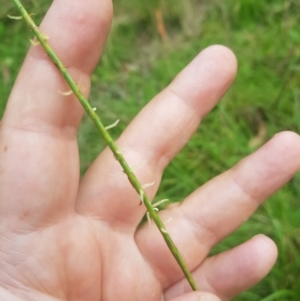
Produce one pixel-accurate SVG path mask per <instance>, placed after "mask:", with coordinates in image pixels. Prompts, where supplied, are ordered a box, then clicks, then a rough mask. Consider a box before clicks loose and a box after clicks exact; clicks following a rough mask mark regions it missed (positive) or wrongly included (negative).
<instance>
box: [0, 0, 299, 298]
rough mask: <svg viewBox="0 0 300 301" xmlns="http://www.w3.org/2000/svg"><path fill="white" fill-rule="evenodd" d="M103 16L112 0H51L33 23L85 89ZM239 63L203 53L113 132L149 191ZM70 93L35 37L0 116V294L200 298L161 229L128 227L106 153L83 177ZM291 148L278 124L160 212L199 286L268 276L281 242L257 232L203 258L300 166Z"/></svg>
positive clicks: (128, 201)
mask: <svg viewBox="0 0 300 301" xmlns="http://www.w3.org/2000/svg"><path fill="white" fill-rule="evenodd" d="M111 15H112V7H111V3H110V2H109V1H108V0H101V1H99V0H86V1H80V0H55V1H54V2H53V5H52V7H51V8H50V10H49V12H48V14H47V16H46V18H45V20H44V21H43V23H42V25H41V30H42V31H43V32H45V33H47V35H49V37H50V40H49V42H50V44H51V45H52V47H53V48H54V50H55V51H56V52H57V53H58V55H59V56H60V58H61V59H62V61H63V62H64V64H65V66H66V67H68V70H69V72H70V73H71V75H72V76H73V78H74V79H75V80H76V82H77V83H78V84H79V85H80V86H81V87H84V89H83V90H84V93H85V94H86V95H87V94H88V92H89V85H90V75H91V73H92V71H93V69H94V67H95V65H96V63H97V61H98V59H99V57H100V54H101V51H102V49H103V46H104V44H105V40H106V37H107V34H108V31H109V27H110V23H111ZM235 72H236V60H235V58H234V55H233V54H232V53H231V52H230V51H229V50H228V49H226V48H225V47H222V46H212V47H210V48H208V49H206V50H204V51H203V52H202V53H200V55H199V56H198V57H197V58H196V59H195V60H194V61H193V62H192V63H191V64H190V65H189V66H187V67H186V68H185V69H184V70H183V71H182V72H181V73H180V74H179V75H178V77H177V78H176V79H175V80H174V81H173V82H172V83H171V84H170V85H169V86H168V87H167V88H166V89H165V90H164V91H162V92H161V93H160V94H159V95H158V96H156V97H155V98H154V99H153V100H152V101H151V102H150V103H149V104H148V105H147V106H146V107H145V108H144V109H143V110H142V111H141V113H140V114H139V115H138V116H137V117H136V119H135V120H134V121H133V122H132V123H131V125H130V126H129V127H128V128H127V130H126V131H125V132H124V133H123V134H122V136H121V137H120V138H119V139H118V141H117V144H118V146H119V147H120V149H122V152H123V154H124V156H125V158H126V159H127V161H128V162H129V164H130V165H132V166H135V165H140V166H142V168H138V169H137V170H136V174H137V177H138V178H139V180H140V182H141V183H149V182H155V184H154V186H152V187H150V188H148V189H147V193H148V195H149V197H150V198H153V197H154V195H155V193H156V191H157V188H158V185H159V182H160V178H161V175H162V172H163V170H164V168H165V167H166V165H167V164H168V163H169V162H170V160H171V159H172V158H173V157H174V156H175V155H176V154H177V153H178V151H179V150H180V149H181V148H182V147H183V146H184V145H185V143H186V142H187V141H188V140H189V138H190V137H191V135H192V134H193V132H194V131H195V130H196V128H197V127H198V125H199V122H200V121H201V119H202V118H203V117H204V116H205V115H206V114H207V113H208V112H209V111H210V110H211V109H212V107H213V106H214V105H215V104H216V102H217V101H218V100H219V99H220V98H221V97H222V95H223V94H224V93H225V91H226V89H227V88H228V87H229V85H230V83H231V82H232V80H233V78H234V75H235ZM68 90H69V89H68V87H67V85H66V84H65V82H64V80H63V79H62V77H61V76H60V74H59V73H58V71H57V70H56V68H55V66H54V65H53V64H52V63H51V61H50V60H49V58H48V57H47V55H46V54H45V53H44V51H43V50H42V48H41V47H40V46H37V47H32V48H31V49H30V51H29V53H28V55H27V58H26V60H25V62H24V65H23V67H22V69H21V72H20V74H19V77H18V79H17V81H16V84H15V87H14V89H13V91H12V93H11V96H10V99H9V102H8V105H7V108H6V112H5V115H4V117H3V119H2V121H1V131H0V152H1V157H0V160H1V161H0V195H1V200H0V215H1V217H0V245H1V248H0V297H1V298H0V299H1V300H3V301H6V300H9V301H19V300H30V301H32V300H41V301H48V300H49V301H50V300H51V301H54V300H70V301H81V300H82V301H83V300H84V301H100V300H102V301H110V300H111V301H115V300H122V301H127V300H128V301H132V300H147V301H161V300H171V299H172V300H174V301H175V300H178V301H179V300H181V301H183V300H185V301H188V300H198V299H193V298H194V297H197V296H198V298H199V296H200V295H199V294H197V293H192V294H190V293H188V292H189V291H190V288H189V285H188V284H187V282H186V281H185V280H184V279H183V275H182V272H181V271H180V269H179V268H178V266H177V264H176V262H175V260H174V259H173V257H172V256H171V254H170V252H169V250H168V249H167V247H166V245H165V243H164V241H163V239H162V237H161V235H160V234H159V232H158V230H157V229H156V227H155V226H154V225H153V226H150V225H148V224H145V225H144V226H142V227H140V228H138V229H137V226H138V224H139V222H140V220H141V218H142V216H143V215H144V214H145V208H144V206H139V197H138V195H136V193H135V191H134V190H133V188H132V187H131V186H130V184H129V182H128V179H127V177H126V176H125V175H124V174H123V173H122V171H121V168H120V166H119V165H118V163H117V162H116V160H115V159H114V157H113V155H112V154H111V152H110V151H109V150H108V149H106V150H104V151H103V152H102V153H101V154H100V155H99V157H98V158H97V160H96V161H95V162H94V163H93V164H92V166H91V167H90V168H89V170H88V172H87V173H86V174H85V176H84V177H83V178H82V179H81V180H80V181H79V156H78V146H77V140H76V133H77V127H78V125H79V123H80V120H81V117H82V113H83V112H82V108H81V107H80V105H79V103H78V102H77V100H76V99H75V97H74V96H73V95H63V93H60V92H65V91H68ZM299 151H300V140H299V137H298V135H296V134H294V133H289V132H286V133H281V134H278V135H277V136H275V137H274V138H273V139H272V140H271V141H269V142H268V143H267V144H266V145H265V146H263V147H262V148H261V149H260V150H258V151H257V152H256V153H254V154H252V155H251V156H249V157H247V158H245V159H244V160H242V161H241V162H240V163H239V164H238V165H237V166H235V167H234V168H232V169H231V170H229V171H227V172H225V173H224V174H222V175H220V176H219V177H217V178H215V179H213V180H212V181H210V182H209V183H207V184H206V185H204V186H202V187H201V188H199V189H198V190H196V191H195V192H194V193H193V194H191V195H190V196H188V197H187V199H186V200H185V201H184V202H183V204H182V205H178V206H175V205H172V206H169V207H168V209H166V210H163V211H162V212H160V215H161V217H162V220H163V221H166V220H169V222H168V223H167V225H166V227H167V229H168V232H169V233H170V235H171V237H172V238H173V240H174V242H175V244H176V245H177V246H178V248H179V250H180V251H181V253H182V255H183V257H184V259H185V261H186V263H187V265H188V267H189V269H190V270H192V271H193V275H194V277H195V279H196V281H197V283H198V286H199V288H200V290H201V291H207V292H212V293H214V294H215V295H217V296H218V297H219V298H220V299H221V300H229V299H230V298H231V297H233V296H234V295H236V294H238V293H240V292H242V291H243V290H245V289H247V288H249V287H251V286H252V285H254V284H255V283H256V282H257V281H259V280H260V279H261V278H262V277H264V276H265V275H266V274H267V273H268V271H269V270H270V268H271V267H272V265H273V263H274V262H275V259H276V252H277V251H276V247H275V245H274V243H273V242H272V241H271V240H269V239H268V238H266V237H265V236H262V235H261V236H256V237H254V238H253V239H251V240H250V241H248V242H246V243H244V244H243V245H241V246H239V247H236V248H235V249H232V250H230V251H228V252H225V253H222V254H219V255H217V256H214V257H210V258H208V257H207V254H208V253H209V251H210V249H211V248H212V246H214V245H215V244H216V243H217V242H218V241H220V240H221V239H222V238H224V237H225V236H227V235H228V234H230V233H231V232H232V231H233V230H234V229H236V228H237V227H238V226H239V225H240V224H241V223H243V222H244V221H245V220H246V219H247V218H249V216H250V215H251V214H252V213H253V212H254V210H255V209H256V208H257V206H259V204H260V203H261V202H262V201H264V200H265V199H266V198H267V197H268V196H270V195H271V194H272V193H274V192H275V191H276V190H277V189H279V188H280V187H281V186H282V185H283V184H284V183H285V182H286V181H288V180H289V179H290V178H291V177H292V176H293V175H294V173H296V172H297V170H298V169H299V166H300V157H299V155H298V154H299ZM170 218H172V220H170ZM201 300H202V299H201ZM203 300H204V299H203ZM211 300H212V299H211Z"/></svg>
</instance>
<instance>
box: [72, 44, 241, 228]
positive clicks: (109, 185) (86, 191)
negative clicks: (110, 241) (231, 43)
mask: <svg viewBox="0 0 300 301" xmlns="http://www.w3.org/2000/svg"><path fill="white" fill-rule="evenodd" d="M235 72H236V59H235V57H234V55H233V54H232V52H231V51H229V50H228V49H227V48H225V47H223V46H212V47H209V48H207V49H205V50H204V51H202V52H201V53H200V55H199V56H198V57H196V58H195V59H194V60H193V61H192V62H191V63H190V64H189V65H188V66H187V67H186V68H185V69H184V70H183V71H182V72H181V73H180V74H179V75H178V76H177V77H176V78H175V80H174V81H173V82H172V83H171V84H170V85H169V86H168V87H167V88H166V89H165V90H164V91H162V92H161V93H160V94H159V95H158V96H157V97H155V98H154V99H153V100H152V101H151V102H150V103H149V104H148V105H147V106H146V107H145V108H144V109H143V110H142V111H141V113H140V114H139V115H138V116H137V117H136V118H135V119H134V121H133V122H132V123H131V124H130V125H129V127H128V128H127V129H126V131H125V132H124V133H123V134H122V135H121V137H120V138H119V139H118V141H117V145H118V146H119V148H120V149H121V151H122V152H123V155H124V157H125V158H126V160H127V161H128V163H129V164H130V165H131V166H137V169H136V170H134V172H135V173H136V175H137V177H138V179H139V180H140V182H141V184H145V183H151V182H154V183H155V184H154V185H153V186H152V187H150V188H148V189H147V190H146V193H147V195H148V196H149V197H150V198H153V196H154V194H155V193H156V191H157V188H158V185H159V182H160V179H161V175H162V172H163V170H164V168H165V167H166V165H167V164H168V163H169V162H170V160H171V159H172V158H173V157H174V156H175V155H176V154H177V153H178V152H179V150H180V149H181V148H182V147H183V146H184V145H185V144H186V143H187V141H188V140H189V139H190V137H191V135H192V134H193V133H194V131H195V130H196V129H197V127H198V125H199V122H200V121H201V119H202V118H203V117H204V116H205V115H206V114H207V113H208V112H209V111H210V110H211V109H212V108H213V106H214V105H215V104H216V103H217V101H218V100H219V99H220V98H221V97H222V96H223V94H224V93H225V91H226V90H227V88H228V87H229V85H230V84H231V82H232V80H233V78H234V76H235ZM77 211H78V212H79V213H81V214H91V215H94V216H97V217H99V218H100V219H101V220H104V221H105V222H108V223H109V224H110V225H111V226H113V227H116V228H118V229H122V230H123V231H124V230H125V231H127V230H129V231H130V232H133V231H135V228H136V226H137V224H138V223H139V222H140V220H141V218H142V216H143V215H144V213H145V208H143V206H139V196H138V195H137V194H136V192H135V191H134V190H133V188H132V187H131V185H130V183H129V181H128V179H127V177H126V175H124V174H122V171H121V167H120V166H119V164H118V162H117V161H116V160H115V159H114V157H113V155H112V153H111V152H110V150H108V149H106V150H105V151H104V152H103V153H101V154H100V156H99V157H98V158H97V159H96V161H95V162H94V163H93V164H92V166H91V167H90V168H89V170H88V171H87V173H86V174H85V176H84V177H83V179H82V182H81V185H80V189H79V196H78V201H77Z"/></svg>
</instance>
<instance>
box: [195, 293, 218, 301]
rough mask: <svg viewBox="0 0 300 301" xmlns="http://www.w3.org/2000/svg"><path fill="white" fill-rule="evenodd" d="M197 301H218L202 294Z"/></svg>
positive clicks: (216, 298)
mask: <svg viewBox="0 0 300 301" xmlns="http://www.w3.org/2000/svg"><path fill="white" fill-rule="evenodd" d="M197 301H220V299H219V298H218V297H216V296H214V295H211V294H202V295H200V296H199V298H198V300H197Z"/></svg>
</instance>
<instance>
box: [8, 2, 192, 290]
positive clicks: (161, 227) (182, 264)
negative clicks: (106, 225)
mask: <svg viewBox="0 0 300 301" xmlns="http://www.w3.org/2000/svg"><path fill="white" fill-rule="evenodd" d="M12 1H13V2H14V4H15V5H16V6H17V8H18V9H19V11H20V13H21V15H22V17H23V18H24V19H25V21H26V22H27V23H28V25H29V26H30V27H31V29H32V30H33V32H34V34H35V36H36V37H37V39H38V40H39V42H40V43H41V45H42V46H43V48H44V49H45V51H46V52H47V54H48V55H49V57H50V58H51V60H52V61H53V63H54V64H55V65H56V66H57V68H58V69H59V70H60V72H61V74H62V76H63V77H64V79H65V80H66V82H67V83H68V84H69V86H70V88H71V90H72V91H73V93H74V94H75V95H76V97H77V98H78V100H79V101H80V103H81V105H82V106H83V107H84V109H85V111H86V112H87V114H88V115H89V117H90V118H91V119H92V121H93V122H94V123H95V125H96V127H97V129H98V130H99V132H100V133H101V134H102V136H103V138H104V140H105V141H106V143H107V145H108V146H109V148H110V149H111V151H112V152H113V154H114V156H115V158H116V160H118V162H119V163H120V165H121V166H122V168H123V170H124V172H125V174H126V175H127V177H128V180H129V182H130V183H131V185H132V186H133V188H134V189H135V190H136V192H137V193H138V194H139V196H140V198H141V202H142V203H143V204H144V205H145V206H146V208H147V210H148V212H149V214H150V216H151V218H152V219H153V221H154V223H155V224H156V226H157V227H158V229H159V231H160V233H161V235H162V236H163V238H164V240H165V242H166V244H167V245H168V247H169V249H170V251H171V253H172V254H173V256H174V258H175V259H176V261H177V262H178V264H179V266H180V268H181V270H182V272H183V273H184V275H185V277H186V279H187V280H188V282H189V284H190V286H191V287H192V289H193V290H197V285H196V282H195V280H194V279H193V277H192V275H191V273H190V271H189V270H188V268H187V266H186V264H185V262H184V260H183V258H182V256H181V254H180V253H179V250H178V249H177V247H176V246H175V244H174V242H173V241H172V238H171V237H170V235H169V233H168V232H167V231H166V228H165V226H164V224H163V222H162V221H161V219H160V217H159V215H158V214H157V212H156V211H155V210H154V208H153V206H152V204H151V201H150V200H149V198H148V197H147V195H146V194H145V191H144V189H143V187H142V185H141V184H140V182H139V181H138V179H137V177H136V176H135V174H134V173H133V172H132V170H131V168H130V167H129V165H128V164H127V162H126V160H125V159H124V156H123V155H122V153H121V152H120V150H119V149H118V147H117V145H116V143H115V142H114V141H113V139H112V137H111V136H110V134H109V133H108V131H107V130H106V128H105V126H104V125H103V123H102V122H101V120H100V117H99V116H98V115H97V114H96V112H95V111H94V110H93V108H92V106H91V105H90V104H89V102H88V101H87V99H86V98H85V97H84V96H83V94H82V93H81V91H80V89H79V87H78V86H77V84H76V83H75V82H74V80H73V79H72V78H71V76H70V74H69V73H68V71H67V69H66V68H65V67H64V65H63V63H62V62H61V61H60V59H59V58H58V56H57V55H56V54H55V52H54V51H53V50H52V48H51V47H50V45H49V44H48V42H47V38H45V36H44V35H43V34H42V33H41V32H40V30H39V28H38V27H37V26H36V24H35V23H34V21H33V20H32V18H31V17H30V15H29V14H28V12H27V11H26V9H25V8H24V7H23V5H22V4H21V2H20V1H19V0H12Z"/></svg>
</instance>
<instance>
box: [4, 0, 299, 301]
mask: <svg viewBox="0 0 300 301" xmlns="http://www.w3.org/2000/svg"><path fill="white" fill-rule="evenodd" d="M23 3H24V4H25V5H26V7H27V8H28V9H29V11H32V12H35V13H36V14H37V15H36V16H35V19H36V20H37V21H39V20H41V18H42V16H43V15H44V13H45V11H46V10H47V7H48V6H49V5H50V4H51V1H45V0H40V1H37V0H24V1H23ZM114 6H115V12H114V15H115V17H114V23H113V26H112V30H111V35H110V37H109V39H108V42H107V46H106V49H105V52H104V54H103V56H102V59H101V62H100V64H99V66H98V67H97V69H96V71H95V73H94V75H93V77H92V82H93V88H92V92H91V97H90V101H91V102H92V104H93V105H95V106H96V107H97V108H98V110H99V112H101V116H102V118H103V120H104V122H105V123H107V124H110V123H112V122H114V121H115V120H116V119H119V118H120V119H121V123H120V125H119V126H118V127H117V128H115V129H113V130H112V134H113V136H114V137H118V135H119V134H120V133H121V131H122V130H123V129H124V128H125V127H126V125H127V124H128V123H129V122H130V120H131V119H132V118H133V117H134V116H135V115H136V114H137V113H138V111H139V110H140V109H141V108H142V107H143V106H144V105H145V104H146V103H147V102H148V101H149V100H150V99H151V98H152V97H153V96H154V95H155V94H156V93H158V92H159V91H160V90H162V89H163V88H164V87H165V86H166V85H167V84H168V83H169V82H170V81H171V80H172V78H174V76H175V75H176V74H177V73H178V72H179V71H180V70H181V69H182V68H183V67H184V66H185V65H186V64H188V63H189V62H190V61H191V60H192V59H193V58H194V57H195V56H196V55H197V54H198V52H199V51H200V50H201V49H203V48H205V47H207V46H209V45H211V44H223V45H226V46H228V47H230V48H231V49H232V50H233V51H234V52H235V54H236V56H237V59H238V62H239V70H238V74H237V78H236V80H235V82H234V84H233V86H232V87H231V89H230V90H229V92H228V93H227V94H226V95H225V96H224V98H223V99H222V101H221V102H220V103H219V104H218V105H217V106H216V108H215V109H214V110H213V111H212V113H211V114H210V115H208V116H207V117H206V119H205V120H204V121H203V123H202V125H201V127H200V128H199V130H198V131H197V133H196V134H195V135H194V137H193V139H192V140H191V141H190V142H189V143H188V145H187V146H186V147H185V148H184V150H183V151H182V152H181V153H180V154H179V155H178V156H177V157H176V159H175V160H174V161H173V162H172V163H171V164H170V166H169V167H168V168H167V170H166V171H165V174H164V177H163V181H162V184H161V187H160V189H159V193H158V196H157V199H161V198H170V199H172V200H173V201H181V200H182V199H184V197H185V196H186V195H188V194H189V193H191V192H192V191H193V190H194V189H196V188H197V187H199V186H201V185H202V184H204V183H205V182H207V181H208V180H209V179H211V178H212V177H214V176H216V175H218V174H219V173H221V172H223V171H225V170H227V169H228V168H230V167H231V166H232V165H234V164H235V163H236V162H238V161H239V160H240V159H241V158H242V157H244V156H245V155H247V154H249V153H251V152H252V151H254V150H255V149H256V148H258V147H259V146H260V145H261V144H263V143H264V142H266V141H267V140H268V139H269V138H271V137H272V136H273V135H274V134H275V133H277V132H279V131H282V130H292V131H295V132H298V133H300V87H299V76H298V74H299V71H300V2H299V1H298V0H294V1H293V0H265V1H255V0H243V1H234V0H227V1H218V0H211V1H208V0H184V1H180V0H172V1H171V0H160V1H159V0H157V1H152V2H149V3H148V2H145V1H137V0H128V1H122V0H115V1H114ZM157 10H159V12H160V13H161V14H162V16H163V20H164V25H165V28H166V33H167V38H166V39H165V40H164V41H162V35H161V34H159V31H158V29H157V18H156V17H155V11H157ZM8 13H10V14H12V15H15V14H17V12H16V10H15V9H14V7H13V5H12V4H11V3H10V2H9V1H6V2H5V3H4V4H1V9H0V95H1V97H0V116H2V113H3V110H4V108H5V102H6V99H7V98H8V95H9V92H10V90H11V87H12V85H13V82H14V80H15V78H16V75H17V72H18V70H19V68H20V65H21V63H22V61H23V59H24V56H25V53H26V51H27V49H28V47H29V38H31V37H32V36H31V33H30V30H29V29H27V28H26V26H25V25H24V23H23V22H22V21H19V22H17V21H13V20H10V19H8V18H7V17H6V16H7V14H8ZM78 140H79V144H80V152H81V171H82V173H83V172H84V171H85V170H86V169H87V168H88V166H89V165H90V163H91V162H92V160H93V159H94V158H95V157H96V156H97V154H98V153H99V152H100V151H101V149H103V147H104V143H103V141H102V139H101V138H100V137H99V135H98V134H97V132H96V131H95V129H94V127H93V124H92V123H91V122H90V121H89V120H88V119H87V118H86V117H84V119H83V123H82V125H81V128H80V131H79V134H78ZM258 233H264V234H266V235H268V236H269V237H271V238H272V239H273V240H274V241H275V242H276V244H277V246H278V249H279V257H278V261H277V263H276V266H275V267H274V269H273V270H272V272H271V273H270V274H269V275H268V276H267V277H266V279H264V280H263V281H262V282H261V283H259V284H258V285H257V286H255V287H254V288H253V289H251V290H250V291H248V292H245V293H243V294H242V295H240V296H238V297H237V298H236V299H235V300H245V301H246V300H247V301H250V300H251V301H258V300H260V301H261V300H263V301H275V300H276V301H277V300H278V301H279V300H280V301H282V300H293V301H299V298H300V276H299V275H300V174H299V173H298V175H297V176H296V177H295V178H294V179H292V180H291V181H290V182H289V183H288V184H287V185H286V186H285V187H284V188H283V189H281V190H280V191H279V192H278V193H277V194H276V195H274V196H272V197H271V198H270V200H269V201H268V202H266V203H265V204H264V205H263V206H262V207H261V208H260V209H259V210H258V211H257V212H256V213H255V214H254V215H253V217H252V218H251V219H250V220H249V221H247V222H246V223H245V224H244V225H243V226H242V227H240V228H239V229H238V230H237V231H236V232H235V233H234V234H233V235H232V236H230V237H229V238H227V239H225V240H224V241H222V242H221V243H220V244H219V245H218V246H216V248H215V249H214V250H213V253H216V252H220V251H224V250H227V249H229V248H231V247H233V246H236V245H238V244H240V243H242V242H244V241H245V240H247V239H249V238H250V237H252V236H253V235H255V234H258Z"/></svg>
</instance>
